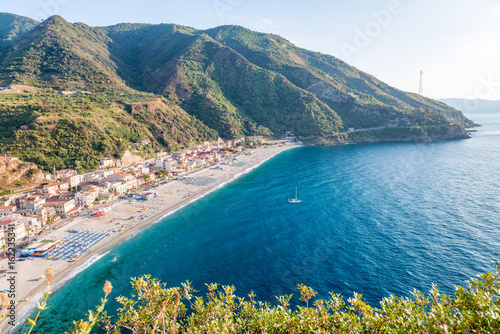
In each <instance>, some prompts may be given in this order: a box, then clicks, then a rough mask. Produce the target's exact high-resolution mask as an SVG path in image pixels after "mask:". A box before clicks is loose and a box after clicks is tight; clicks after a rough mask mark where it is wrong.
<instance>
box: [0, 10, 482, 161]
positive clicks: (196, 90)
mask: <svg viewBox="0 0 500 334" xmlns="http://www.w3.org/2000/svg"><path fill="white" fill-rule="evenodd" d="M23 22H24V21H23ZM25 24H26V26H25V27H23V29H21V30H22V31H24V33H23V34H22V35H19V37H17V38H16V39H15V40H14V41H13V42H11V43H9V44H7V45H4V46H2V47H0V65H1V67H0V82H6V83H8V84H19V85H29V86H35V87H37V88H39V89H40V90H41V91H42V92H41V93H37V94H31V95H30V96H31V97H30V98H31V99H35V100H37V99H38V100H40V99H41V100H43V99H45V100H47V99H49V100H50V98H51V94H53V92H54V91H56V92H57V91H80V90H81V91H87V92H89V93H90V95H96V96H99V98H103V99H104V100H106V103H108V105H107V106H104V107H103V106H101V107H99V108H96V107H95V106H94V104H93V103H94V102H95V101H87V100H88V99H90V100H92V98H94V97H92V98H91V97H88V96H87V97H86V99H87V100H86V101H83V100H85V98H83V97H80V99H83V100H82V101H81V103H82V106H85V108H90V109H92V108H96V110H99V112H104V111H103V110H107V112H109V111H110V110H114V109H113V108H114V107H113V108H111V107H110V106H116V105H121V106H123V108H124V109H123V110H125V111H126V110H128V109H130V107H126V105H129V104H130V103H137V102H140V101H141V100H142V101H148V100H151V99H152V98H155V99H158V98H159V99H160V101H161V103H162V104H164V105H165V106H164V107H161V108H160V109H161V110H163V112H164V116H162V117H160V118H159V119H161V120H162V121H159V122H160V123H158V124H156V125H157V126H158V127H155V129H156V131H159V130H158V129H161V128H163V127H165V128H169V129H170V130H171V131H174V132H176V133H181V132H182V131H185V130H186V129H185V128H183V127H182V126H181V127H180V128H177V124H171V123H168V122H167V120H172V119H174V118H173V117H170V116H167V114H168V113H170V112H173V110H174V109H175V110H177V112H180V110H182V112H186V114H183V115H184V116H182V117H185V119H186V121H187V122H188V123H189V124H192V125H193V126H195V127H198V128H199V129H200V131H196V130H195V129H191V130H189V131H191V133H200V134H201V133H204V134H205V135H201V137H197V136H194V137H193V136H181V137H183V138H185V139H187V138H190V139H189V141H188V142H186V141H184V140H180V141H178V140H177V141H176V142H173V141H172V140H173V139H172V137H171V136H167V137H168V138H170V139H167V138H163V139H162V140H160V139H161V138H151V139H155V140H156V143H157V144H158V145H160V146H164V147H169V148H173V147H179V146H180V147H182V146H189V145H190V144H189V143H190V142H193V141H195V142H196V141H201V140H204V139H207V138H214V137H217V136H220V137H222V138H224V139H230V138H236V137H241V136H248V135H265V136H281V135H283V134H285V133H289V132H293V133H294V135H295V136H297V137H298V138H318V140H317V142H318V143H324V142H325V140H324V138H327V139H328V140H327V141H332V142H335V141H337V142H341V141H348V140H357V139H355V138H357V137H359V134H356V135H355V134H354V133H355V132H352V131H348V130H350V129H367V128H374V129H381V128H384V129H387V130H384V131H385V132H384V135H380V132H373V133H371V132H364V133H363V140H375V141H377V140H388V139H391V140H432V139H451V138H466V137H468V135H467V132H466V130H465V129H464V127H465V126H471V125H473V124H474V123H473V122H472V121H470V120H468V119H467V118H466V117H465V116H464V115H463V114H462V113H461V112H460V111H458V110H455V109H453V108H451V107H449V106H447V105H445V104H443V103H442V102H439V101H434V100H430V99H426V98H424V97H421V96H419V95H417V94H413V93H407V92H403V91H400V90H398V89H396V88H393V87H391V86H389V85H387V84H385V83H383V82H381V81H380V80H378V79H377V78H375V77H373V76H371V75H369V74H367V73H365V72H362V71H360V70H358V69H356V68H354V67H352V66H350V65H348V64H347V63H345V62H343V61H341V60H340V59H337V58H335V57H333V56H330V55H324V54H321V53H318V52H314V51H309V50H305V49H302V48H299V47H297V46H295V45H293V44H292V43H291V42H289V41H288V40H286V39H284V38H283V37H280V36H278V35H273V34H265V33H258V32H254V31H251V30H249V29H246V28H244V27H240V26H220V27H216V28H211V29H206V30H197V29H195V28H191V27H185V26H181V25H176V24H159V25H152V24H135V23H122V24H117V25H113V26H109V27H90V26H88V25H86V24H84V23H74V24H72V23H69V22H67V21H65V20H64V19H63V18H62V17H60V16H53V17H50V18H49V19H47V20H45V21H44V22H42V23H39V24H36V25H33V26H30V24H34V23H33V22H31V23H30V22H29V21H27V22H25ZM30 27H31V28H30ZM4 31H6V30H5V29H4ZM2 37H3V36H2V35H0V38H2ZM42 95H43V97H42ZM123 95H124V96H128V97H131V100H130V101H128V102H126V103H125V104H120V103H119V102H117V101H119V100H120V97H121V96H123ZM0 102H1V100H0ZM3 104H4V108H5V102H4V103H3ZM146 104H148V103H147V102H146ZM26 108H28V107H26ZM127 108H128V109H127ZM146 109H147V108H146ZM28 113H29V112H28ZM165 113H167V114H165ZM80 114H81V113H80ZM71 115H73V116H72V117H77V116H78V112H74V113H72V114H71ZM32 116H33V115H32ZM65 116H66V117H67V116H68V115H64V113H61V112H56V113H54V115H52V116H51V117H53V119H54V121H55V122H56V123H57V122H59V121H61V120H62V119H63V118H64V117H65ZM129 116H132V117H133V115H131V114H129ZM78 117H80V118H81V117H82V116H81V115H80V116H78ZM103 117H104V118H106V117H107V116H106V115H104V116H103ZM113 117H114V116H113ZM144 119H150V118H148V117H145V118H144ZM144 119H141V120H138V122H139V123H142V122H144ZM188 119H190V120H189V121H188ZM26 120H27V121H29V122H31V123H28V125H29V131H34V132H36V131H40V130H39V129H40V128H44V127H45V128H47V125H46V124H45V125H43V126H40V124H39V123H40V118H39V117H38V118H37V117H27V118H26ZM10 122H11V123H15V121H10ZM149 122H150V123H151V122H152V121H151V119H150V121H149ZM4 123H5V121H4ZM150 123H147V124H149V125H147V126H146V127H150V126H153V124H150ZM454 124H456V125H454ZM121 126H124V127H126V126H125V125H124V124H122V125H121ZM35 128H36V129H35ZM396 128H397V129H396ZM414 128H419V129H420V130H419V131H417V132H418V133H419V134H421V135H419V136H417V137H415V131H414V130H412V129H414ZM37 129H38V130H37ZM209 129H211V130H209ZM404 129H406V132H405V130H404ZM1 130H2V128H1V124H0V131H1ZM102 130H103V131H106V129H102ZM212 130H213V131H216V132H213V131H212ZM124 131H125V130H124ZM3 132H4V133H10V134H11V135H10V137H5V135H4V137H3V142H4V144H6V145H7V146H8V147H7V148H6V149H4V151H7V152H8V153H12V154H16V149H15V145H16V140H17V139H16V138H18V137H19V134H18V132H19V131H18V130H15V129H12V128H11V129H10V130H9V131H6V130H5V129H4V131H3ZM125 132H127V133H130V132H131V130H126V131H125ZM132 132H133V131H132ZM386 132H387V134H385V133H386ZM0 133H1V132H0ZM15 134H18V137H15ZM142 135H143V136H150V137H151V136H152V137H155V136H156V134H147V135H146V133H145V132H144V133H142ZM12 136H14V137H12ZM370 136H371V138H370ZM381 136H382V137H384V136H385V138H381ZM121 139H122V140H124V141H126V142H128V143H133V141H131V140H138V136H129V137H126V138H121ZM0 140H2V139H1V138H0ZM12 141H13V143H12ZM311 143H314V139H313V140H312V141H311ZM118 146H120V147H121V146H126V144H123V145H118ZM115 148H116V147H115ZM112 151H113V152H115V154H116V153H117V151H116V150H112ZM98 152H99V151H98ZM17 153H18V152H17ZM17 155H19V154H17ZM97 155H99V154H97ZM55 156H56V155H54V157H55ZM23 157H24V158H25V159H31V160H35V162H36V158H33V157H30V156H23ZM74 160H75V161H78V160H77V159H74ZM65 165H66V164H65Z"/></svg>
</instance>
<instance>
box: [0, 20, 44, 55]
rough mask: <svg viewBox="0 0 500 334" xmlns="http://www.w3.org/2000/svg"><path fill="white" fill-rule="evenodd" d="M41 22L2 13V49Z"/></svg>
mask: <svg viewBox="0 0 500 334" xmlns="http://www.w3.org/2000/svg"><path fill="white" fill-rule="evenodd" d="M38 23H39V22H38V21H35V20H32V19H30V18H28V17H24V16H18V15H14V14H9V13H0V47H2V46H4V45H7V44H9V43H12V42H13V41H15V40H16V39H18V38H19V37H21V36H23V35H24V34H26V33H27V32H29V31H30V30H31V29H33V28H34V27H35V26H36V25H37V24H38Z"/></svg>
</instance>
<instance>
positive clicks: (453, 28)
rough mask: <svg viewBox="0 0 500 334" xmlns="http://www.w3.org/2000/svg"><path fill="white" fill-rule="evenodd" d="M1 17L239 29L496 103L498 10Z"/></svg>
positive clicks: (13, 9) (380, 2) (199, 9)
mask: <svg viewBox="0 0 500 334" xmlns="http://www.w3.org/2000/svg"><path fill="white" fill-rule="evenodd" d="M0 11H2V12H10V13H14V14H19V15H24V16H28V17H31V18H36V19H40V18H44V17H47V16H50V15H53V14H58V15H61V16H63V17H64V18H65V19H66V20H68V21H70V22H84V23H87V24H89V25H92V26H97V25H111V24H115V23H120V22H145V23H177V24H182V25H188V26H192V27H195V28H201V29H203V28H210V27H215V26H219V25H224V24H238V25H242V26H245V27H247V28H250V29H253V30H257V31H263V32H269V33H276V34H279V35H281V36H283V37H284V38H286V39H288V40H290V41H292V42H293V43H295V44H296V45H298V46H300V47H304V48H307V49H310V50H314V51H320V52H323V53H328V54H331V55H333V56H336V57H338V58H341V59H342V60H345V61H347V62H348V63H349V64H351V65H353V66H355V67H357V68H359V69H361V70H363V71H365V72H368V73H370V74H373V75H375V76H376V77H378V78H379V79H380V80H382V81H384V82H387V83H388V84H390V85H392V86H395V87H397V88H400V89H403V90H406V91H412V92H417V91H418V86H419V71H420V70H423V71H424V95H426V96H428V97H432V98H443V97H462V98H482V99H500V65H499V62H500V43H499V41H498V38H500V1H498V0H495V1H493V0H418V1H417V0H413V1H410V0H351V1H349V2H347V1H340V0H310V1H307V2H306V1H295V0H288V1H281V0H278V1H270V0H266V1H264V0H251V1H250V0H183V1H180V0H179V1H172V0H162V1H160V0H143V1H131V0H121V1H113V0H110V1H109V0H108V1H105V0H99V1H96V0H17V1H9V2H7V1H2V3H0Z"/></svg>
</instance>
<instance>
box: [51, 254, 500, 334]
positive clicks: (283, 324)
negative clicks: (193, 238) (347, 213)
mask: <svg viewBox="0 0 500 334" xmlns="http://www.w3.org/2000/svg"><path fill="white" fill-rule="evenodd" d="M207 287H208V293H207V294H206V295H205V296H195V295H194V294H193V293H194V292H195V291H194V290H193V288H192V287H191V285H190V283H189V282H188V283H185V284H182V286H181V287H175V288H168V287H167V286H166V285H165V284H162V283H161V282H160V281H159V280H157V279H153V278H151V276H149V275H146V276H142V277H139V278H133V279H132V289H133V291H132V294H131V296H130V297H123V296H122V297H118V298H117V301H118V302H119V303H120V305H121V306H120V308H119V309H118V314H117V315H116V316H108V315H107V313H106V312H105V311H104V307H105V304H106V302H107V296H108V295H109V294H110V293H111V289H112V286H111V283H110V282H106V284H105V285H104V289H103V290H104V294H105V298H103V299H102V303H101V305H100V306H99V307H98V308H97V311H96V312H92V311H90V312H89V315H88V320H79V321H75V322H74V328H72V329H71V330H70V332H69V333H73V334H76V333H78V334H83V333H90V332H91V331H92V330H93V328H94V327H95V326H100V327H101V328H102V329H104V331H105V332H106V333H115V334H116V333H500V299H499V296H500V262H498V263H496V264H495V270H494V271H493V272H488V273H486V274H482V275H480V276H478V277H477V278H472V279H471V280H470V281H469V282H467V284H466V286H465V287H461V286H459V287H456V288H455V292H454V294H453V295H446V294H442V293H440V292H439V290H438V288H437V287H435V286H434V287H433V288H432V289H431V291H430V292H429V293H428V294H427V295H425V294H423V293H421V292H420V291H417V290H414V291H413V292H412V297H411V298H406V297H396V296H390V297H387V298H384V299H383V300H382V301H381V302H380V307H379V308H375V307H372V306H370V305H368V304H366V303H365V302H364V301H363V299H362V296H361V295H359V294H354V296H353V297H352V298H349V299H347V301H345V300H344V298H343V297H342V296H341V295H339V294H333V293H331V294H330V297H329V298H328V299H316V300H314V299H313V298H314V297H315V295H316V292H315V291H314V290H313V289H311V288H309V287H307V286H304V285H302V284H300V285H299V286H298V287H297V288H298V290H299V293H300V301H302V302H304V303H305V305H306V306H298V307H296V308H293V307H291V306H290V300H291V298H292V295H285V296H280V297H277V299H278V302H279V305H277V306H271V305H270V304H269V303H264V302H260V301H257V300H255V295H254V294H253V293H251V294H249V295H248V298H241V297H238V296H236V295H235V294H234V291H235V288H234V287H233V286H222V287H219V286H218V285H217V284H215V283H212V284H208V285H207ZM43 306H44V307H45V304H44V305H43Z"/></svg>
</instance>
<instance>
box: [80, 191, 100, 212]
mask: <svg viewBox="0 0 500 334" xmlns="http://www.w3.org/2000/svg"><path fill="white" fill-rule="evenodd" d="M97 197H99V191H98V190H89V191H80V192H78V193H76V194H75V205H76V206H77V207H80V208H85V207H89V208H90V207H92V206H94V202H95V200H96V198H97Z"/></svg>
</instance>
